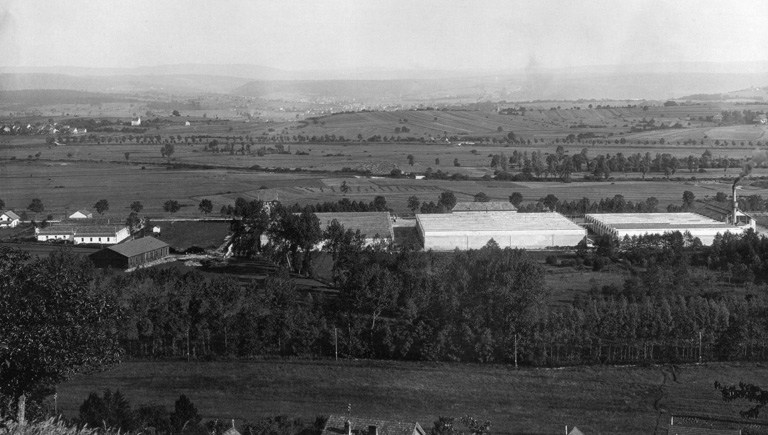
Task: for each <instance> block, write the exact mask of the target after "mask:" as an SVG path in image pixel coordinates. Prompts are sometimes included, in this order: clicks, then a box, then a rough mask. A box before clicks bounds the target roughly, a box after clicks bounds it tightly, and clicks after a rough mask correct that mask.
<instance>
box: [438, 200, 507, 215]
mask: <svg viewBox="0 0 768 435" xmlns="http://www.w3.org/2000/svg"><path fill="white" fill-rule="evenodd" d="M451 212H452V213H517V207H515V206H514V205H512V204H511V203H509V202H506V201H489V202H457V203H456V205H454V206H453V208H452V209H451Z"/></svg>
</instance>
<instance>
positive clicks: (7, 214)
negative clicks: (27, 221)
mask: <svg viewBox="0 0 768 435" xmlns="http://www.w3.org/2000/svg"><path fill="white" fill-rule="evenodd" d="M3 214H4V215H6V216H8V217H9V218H10V219H11V220H16V219H21V218H20V217H19V215H17V214H16V213H14V212H12V211H10V210H6V211H4V212H2V213H0V215H3Z"/></svg>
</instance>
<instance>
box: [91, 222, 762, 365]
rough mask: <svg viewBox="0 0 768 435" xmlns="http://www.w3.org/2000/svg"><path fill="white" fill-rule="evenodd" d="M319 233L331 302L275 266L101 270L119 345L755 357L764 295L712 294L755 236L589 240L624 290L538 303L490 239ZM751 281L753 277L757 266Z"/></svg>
mask: <svg viewBox="0 0 768 435" xmlns="http://www.w3.org/2000/svg"><path fill="white" fill-rule="evenodd" d="M331 232H335V233H336V234H337V237H335V238H334V239H333V243H329V248H328V250H329V251H330V253H331V256H332V259H333V263H334V265H333V269H334V270H333V277H334V281H335V284H336V286H337V288H338V289H339V295H338V297H336V298H326V297H322V296H316V295H313V296H310V295H308V294H305V293H302V292H300V291H299V290H298V289H297V288H296V284H295V283H294V281H293V280H292V279H291V278H290V276H289V275H288V273H287V271H283V272H278V273H277V274H276V275H274V276H271V277H269V278H267V280H266V281H265V282H264V283H263V286H260V287H259V288H253V289H247V288H246V289H244V288H242V287H241V286H240V285H238V283H237V282H235V281H233V280H229V279H226V278H210V277H204V276H202V275H200V274H198V273H197V272H191V273H186V274H184V273H180V272H178V271H175V270H172V269H165V270H152V269H150V270H143V271H139V272H136V273H133V274H131V275H115V276H113V277H109V279H108V280H106V281H104V285H105V286H106V287H108V288H111V289H114V291H115V292H117V293H118V294H120V295H121V298H122V300H124V301H125V302H124V304H125V306H126V309H127V312H128V313H130V314H129V316H128V319H129V320H128V321H126V322H125V324H124V326H123V328H122V330H121V337H122V339H123V340H124V341H123V343H124V346H125V348H126V349H127V350H128V351H129V352H130V353H131V354H134V355H137V356H145V357H146V356H154V357H162V356H174V355H175V356H180V355H187V354H191V355H193V356H197V357H200V356H203V355H208V354H221V355H226V354H235V355H240V356H259V355H283V356H290V355H295V356H308V357H329V356H332V355H334V354H335V352H336V350H338V352H339V355H342V356H344V357H356V358H359V357H363V358H383V359H405V360H428V361H440V360H442V361H446V360H447V361H478V362H491V361H496V362H511V361H514V360H515V359H517V360H518V361H519V362H520V363H523V364H536V365H539V364H541V365H546V364H584V363H599V362H612V363H616V362H637V361H684V360H697V359H698V358H699V356H701V357H702V358H704V359H706V360H729V359H744V358H747V359H762V358H764V357H765V356H766V350H767V349H766V346H765V345H764V343H765V341H764V340H765V338H766V334H768V321H766V317H765V316H764V315H763V314H762V313H764V312H765V310H766V308H768V297H766V296H765V295H764V294H763V293H761V292H757V293H752V292H751V293H750V297H748V298H744V297H743V296H720V292H719V290H718V289H719V288H721V287H722V286H723V285H726V284H725V283H724V281H723V280H719V279H718V273H719V272H722V269H723V268H727V267H728V266H727V264H729V263H730V264H735V263H734V262H737V261H740V260H739V257H738V255H737V254H735V253H734V252H738V253H742V251H743V250H744V251H748V249H747V248H746V247H745V245H746V246H752V247H753V249H758V248H760V247H762V244H766V245H768V242H766V241H765V239H762V240H758V241H753V240H752V239H751V238H750V237H751V236H745V237H743V238H734V237H730V236H728V237H722V238H719V239H718V240H716V243H715V246H714V247H713V248H712V249H711V250H708V249H706V248H704V247H701V245H700V244H697V243H696V241H695V239H692V238H686V237H683V235H680V234H679V233H678V234H677V236H675V235H667V236H663V237H662V236H657V237H656V238H646V239H638V240H634V241H632V243H629V244H627V245H626V246H622V249H621V250H619V249H618V248H617V247H616V246H614V245H611V243H610V242H608V241H601V243H600V245H599V246H598V252H597V253H596V254H589V253H584V254H583V255H584V256H585V259H588V260H590V261H592V262H595V263H597V262H599V261H607V262H608V263H609V264H610V263H613V264H616V265H622V264H624V265H625V266H623V267H628V268H629V271H630V274H629V277H628V278H627V279H626V282H625V283H624V285H623V286H620V287H617V286H606V287H604V288H602V289H598V288H596V289H595V292H594V293H592V294H591V295H590V296H584V297H581V298H579V299H578V300H577V301H576V302H575V303H573V304H571V305H567V306H551V305H550V304H548V303H547V296H546V291H545V286H544V280H543V276H544V272H543V269H542V267H541V266H540V265H539V263H537V262H535V261H533V260H531V259H530V257H528V255H527V254H526V253H525V252H523V251H518V250H510V249H500V248H498V247H497V246H495V245H494V244H493V243H490V244H489V246H487V247H485V248H483V249H480V250H477V251H468V252H456V253H452V254H436V253H431V252H426V253H425V252H409V251H405V252H400V253H397V254H395V253H390V252H388V251H386V250H383V249H381V248H380V247H368V248H364V247H362V244H361V243H360V242H361V240H360V239H359V238H356V237H355V236H356V235H355V234H354V233H351V232H348V231H345V230H344V229H343V228H339V227H337V228H335V229H334V230H329V231H327V233H331ZM754 243H757V245H754ZM742 254H743V253H742ZM725 257H728V258H729V259H730V260H724V258H725ZM742 264H746V265H747V266H746V267H748V268H750V270H755V269H758V268H761V267H762V263H761V264H759V265H758V264H755V263H742ZM731 267H733V266H731ZM753 273H754V272H753ZM753 277H754V278H753V282H755V283H759V282H763V281H764V280H765V279H766V273H765V272H764V271H762V272H761V273H754V275H753ZM699 333H701V335H699ZM335 337H337V339H338V340H337V341H335V340H334V338H335ZM335 345H338V348H335V347H334V346H335Z"/></svg>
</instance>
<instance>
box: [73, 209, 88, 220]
mask: <svg viewBox="0 0 768 435" xmlns="http://www.w3.org/2000/svg"><path fill="white" fill-rule="evenodd" d="M69 218H70V219H93V213H92V212H90V211H88V210H85V209H82V210H78V211H76V212H74V213H72V214H71V215H69Z"/></svg>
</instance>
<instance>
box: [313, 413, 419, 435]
mask: <svg viewBox="0 0 768 435" xmlns="http://www.w3.org/2000/svg"><path fill="white" fill-rule="evenodd" d="M347 421H349V422H350V424H351V425H350V426H351V430H352V434H353V435H369V427H370V426H376V430H377V432H378V435H425V432H424V429H422V428H421V426H420V425H419V423H406V422H400V421H389V420H380V419H377V418H364V417H347V416H345V415H331V416H329V417H328V421H327V422H326V423H325V428H323V432H322V434H321V435H346V434H347V432H346V430H345V429H344V425H345V423H346V422H347Z"/></svg>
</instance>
